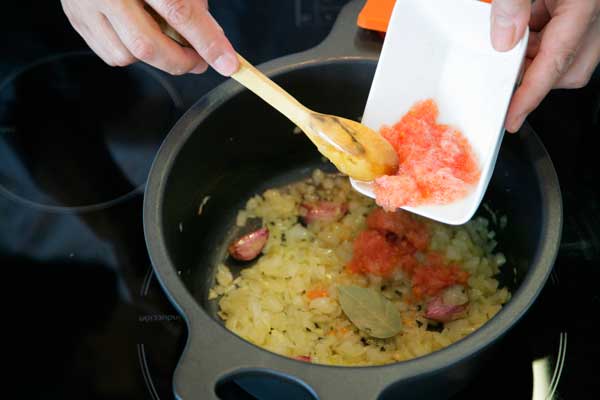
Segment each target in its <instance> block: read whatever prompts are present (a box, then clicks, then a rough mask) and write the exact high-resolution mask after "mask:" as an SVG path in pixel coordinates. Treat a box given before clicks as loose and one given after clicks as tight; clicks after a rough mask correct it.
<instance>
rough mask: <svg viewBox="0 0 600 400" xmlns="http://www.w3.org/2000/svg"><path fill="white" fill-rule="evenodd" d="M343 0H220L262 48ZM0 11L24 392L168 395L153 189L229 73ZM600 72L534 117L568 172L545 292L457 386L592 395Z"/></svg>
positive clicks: (598, 291)
mask: <svg viewBox="0 0 600 400" xmlns="http://www.w3.org/2000/svg"><path fill="white" fill-rule="evenodd" d="M346 2H347V1H344V0H289V1H277V0H270V1H266V0H265V1H255V2H249V1H243V0H220V1H213V2H212V3H211V5H212V9H213V13H214V14H215V16H216V18H217V19H218V20H219V21H220V22H221V24H222V25H223V27H224V29H225V31H226V32H227V33H228V35H229V37H230V38H231V40H232V42H233V43H234V45H235V46H236V48H238V49H239V50H240V51H241V52H242V53H243V54H245V55H246V56H247V58H248V59H250V60H251V61H252V62H254V63H260V62H263V61H266V60H269V59H272V58H275V57H279V56H282V55H285V54H289V53H292V52H296V51H300V50H303V49H306V48H310V47H312V46H314V45H316V44H317V43H319V42H320V41H321V40H322V39H323V38H324V37H325V35H326V34H327V33H328V31H329V29H330V28H331V25H332V23H333V21H334V19H335V17H336V15H337V13H338V12H339V10H340V8H341V7H342V6H343V5H344V4H345V3H346ZM15 3H16V2H15ZM0 19H1V20H2V25H1V26H2V28H1V29H2V35H0V46H1V47H0V48H1V49H2V52H1V53H0V54H2V59H1V61H0V228H1V229H0V265H1V266H2V270H3V271H6V272H7V274H6V275H5V276H4V285H3V286H4V288H5V293H7V294H8V295H9V296H8V300H9V301H11V303H10V307H9V308H10V309H11V310H12V312H14V313H15V319H14V320H11V321H16V323H12V324H7V325H6V326H8V327H10V328H11V329H10V331H11V332H12V335H14V336H15V337H14V339H15V340H11V342H10V343H9V345H10V347H11V348H12V350H13V351H14V352H16V356H15V359H14V363H13V365H15V368H14V369H13V372H16V379H15V380H14V382H9V384H11V383H13V384H14V385H15V388H16V389H17V390H18V393H19V396H17V397H16V398H23V399H37V398H40V399H42V398H43V399H171V398H173V394H172V387H171V380H172V374H173V371H174V368H175V365H176V363H177V360H178V357H179V355H180V354H181V349H182V346H183V344H184V343H185V338H186V328H185V323H184V321H183V320H182V318H181V317H180V315H179V314H178V313H177V312H176V311H175V310H174V309H173V307H172V306H171V305H170V303H169V302H168V300H167V298H166V296H165V295H164V293H163V291H162V290H161V288H160V286H159V284H158V282H157V280H156V278H155V276H154V274H153V272H152V268H151V266H150V262H149V259H148V255H147V252H146V247H145V244H144V237H143V232H142V197H143V189H144V185H145V180H146V176H147V173H148V171H149V168H150V165H151V163H152V160H153V157H154V155H155V153H156V150H157V149H158V147H159V146H160V143H161V141H162V139H163V138H164V137H165V135H166V134H167V133H168V131H169V129H170V127H171V126H172V125H173V124H174V123H175V121H176V120H177V119H178V117H179V116H181V115H182V113H183V112H184V111H185V110H186V109H187V108H188V107H189V106H190V105H191V104H192V103H193V102H194V101H196V100H197V99H198V98H199V97H200V96H201V95H202V94H204V93H206V92H207V91H208V90H210V89H211V88H213V87H214V86H216V85H217V84H218V83H220V82H221V81H222V78H221V77H219V76H218V75H217V74H215V73H213V72H208V73H206V74H204V75H202V76H182V77H172V76H168V75H166V74H163V73H162V72H160V71H157V70H155V69H153V68H150V67H147V66H145V65H133V66H130V67H126V68H110V67H108V66H105V65H104V64H102V62H101V61H100V60H99V59H98V58H97V57H95V56H94V55H93V54H91V53H90V52H89V51H87V48H86V46H85V44H84V43H83V42H82V40H81V39H79V38H78V37H77V35H76V34H75V33H74V32H73V31H72V30H71V28H70V27H69V26H68V23H67V20H66V18H65V17H64V16H63V15H62V12H61V9H60V5H59V3H58V2H34V1H32V0H26V1H21V2H19V3H18V5H17V4H13V5H12V6H5V9H4V10H3V13H2V15H1V16H0ZM257 21H263V22H261V23H257ZM283 39H284V40H283ZM598 75H599V74H598V72H597V73H596V75H595V77H594V78H593V79H592V82H590V84H589V85H588V87H586V88H584V89H580V90H571V91H555V92H553V93H552V94H551V95H550V96H548V97H547V99H546V100H545V101H544V103H543V104H542V106H541V107H540V108H539V109H538V110H537V111H536V112H535V113H534V114H533V115H532V116H531V117H530V118H529V122H530V124H531V125H532V126H533V128H534V129H535V130H536V131H537V132H538V134H539V136H540V137H541V139H542V140H543V142H544V143H545V145H546V147H547V148H548V151H549V153H550V155H551V157H552V159H553V161H554V163H555V166H556V169H557V171H558V174H559V178H560V182H561V189H562V193H563V201H564V211H565V225H564V232H563V239H562V243H561V247H560V253H559V256H558V259H557V261H556V266H555V269H554V272H553V273H552V275H551V278H550V280H549V281H548V283H547V285H546V287H545V289H544V290H543V292H542V294H541V295H540V297H539V299H538V301H537V302H536V303H535V305H534V306H533V308H532V309H531V310H530V312H529V313H528V314H527V315H526V317H525V318H524V319H523V320H522V321H521V322H520V323H519V324H518V325H517V326H516V327H515V328H514V329H513V330H512V331H511V332H510V333H509V334H508V335H507V337H506V338H505V339H504V340H503V341H502V343H501V344H500V346H499V350H498V351H496V352H495V353H494V355H493V357H492V358H490V360H489V361H488V362H487V363H486V365H485V367H484V368H483V369H482V370H481V371H480V374H479V375H478V376H477V377H475V378H474V379H473V382H472V384H470V385H469V386H468V387H467V388H466V389H465V390H464V391H462V392H460V393H459V394H458V395H456V396H455V397H454V398H456V399H482V398H485V399H504V398H511V399H534V400H538V399H584V398H597V397H599V396H600V380H599V379H598V373H599V368H598V366H597V362H598V359H600V342H599V341H598V339H597V338H598V335H597V331H596V327H597V326H598V319H599V318H600V288H599V286H598V282H599V281H600V188H599V185H598V182H600V168H598V166H597V158H598V156H597V154H598V148H599V145H600V143H599V142H600V140H599V139H598V138H599V136H600V77H599V76H598ZM3 326H5V325H3ZM11 353H12V352H11ZM11 361H12V360H11ZM19 378H23V379H26V380H27V382H28V383H27V384H21V383H19V384H18V385H17V382H21V379H19ZM231 393H233V394H234V398H240V399H245V398H247V399H253V398H255V397H253V396H252V395H251V394H248V393H244V392H243V390H242V389H241V388H232V391H231ZM274 398H281V396H280V395H279V396H276V397H274Z"/></svg>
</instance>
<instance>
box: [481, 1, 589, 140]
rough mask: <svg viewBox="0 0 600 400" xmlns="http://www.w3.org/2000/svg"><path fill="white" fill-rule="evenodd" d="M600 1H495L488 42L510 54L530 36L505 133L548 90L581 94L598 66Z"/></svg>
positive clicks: (515, 127) (514, 128) (513, 129)
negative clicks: (521, 76) (571, 90)
mask: <svg viewBox="0 0 600 400" xmlns="http://www.w3.org/2000/svg"><path fill="white" fill-rule="evenodd" d="M599 14H600V0H535V2H534V3H533V5H532V4H531V0H494V1H493V2H492V21H491V22H492V32H491V39H492V44H493V46H494V48H495V49H496V50H498V51H508V50H510V49H512V48H513V47H514V46H515V45H516V43H517V42H518V41H519V40H520V39H521V38H522V37H523V35H524V34H525V29H526V28H527V25H528V24H529V28H530V34H529V43H528V46H527V54H526V59H525V73H524V75H523V80H522V82H521V85H520V86H519V87H518V88H517V90H516V91H515V94H514V96H513V98H512V101H511V104H510V107H509V109H508V114H507V116H506V122H505V125H506V129H507V130H508V131H509V132H516V131H517V130H519V128H520V127H521V125H522V124H523V121H524V120H525V117H527V115H528V114H529V113H530V112H532V111H533V110H534V109H535V108H536V107H537V106H538V105H539V104H540V102H541V101H542V100H543V98H544V97H545V96H546V95H547V94H548V92H549V91H550V90H551V89H572V88H581V87H583V86H585V85H587V83H588V82H589V80H590V77H591V76H592V74H593V72H594V69H595V68H596V66H597V65H598V63H599V62H600V18H598V15H599Z"/></svg>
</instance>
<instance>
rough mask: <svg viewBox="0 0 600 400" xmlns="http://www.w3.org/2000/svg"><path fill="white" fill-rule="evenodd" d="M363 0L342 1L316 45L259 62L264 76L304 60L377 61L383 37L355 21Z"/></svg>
mask: <svg viewBox="0 0 600 400" xmlns="http://www.w3.org/2000/svg"><path fill="white" fill-rule="evenodd" d="M364 3H365V1H364V0H352V1H350V2H349V3H348V4H346V5H345V6H344V7H343V8H342V10H341V11H340V13H339V15H338V17H337V19H336V21H335V23H334V24H333V27H332V29H331V32H329V35H327V37H326V38H325V39H324V40H323V41H322V42H321V43H320V44H318V45H317V46H315V47H313V48H310V49H308V50H305V51H302V52H299V53H294V54H290V55H288V56H284V57H281V58H277V59H275V60H272V61H268V62H266V63H263V64H261V65H260V66H259V69H260V70H261V71H263V72H264V73H266V74H267V75H272V74H276V73H277V70H278V69H280V68H282V67H289V66H290V65H301V64H303V63H307V62H310V63H317V62H323V61H327V60H336V59H348V58H350V59H352V58H361V59H367V60H374V61H377V60H378V59H379V54H380V52H381V47H382V45H383V40H381V38H380V37H379V35H378V34H377V33H375V32H371V31H366V30H363V29H361V28H359V27H358V25H357V24H356V20H357V18H358V14H359V13H360V10H361V9H362V7H363V5H364Z"/></svg>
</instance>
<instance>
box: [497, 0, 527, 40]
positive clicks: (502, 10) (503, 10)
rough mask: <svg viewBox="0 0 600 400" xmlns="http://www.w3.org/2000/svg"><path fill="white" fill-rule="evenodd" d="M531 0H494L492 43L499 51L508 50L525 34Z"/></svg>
mask: <svg viewBox="0 0 600 400" xmlns="http://www.w3.org/2000/svg"><path fill="white" fill-rule="evenodd" d="M530 11H531V3H530V0H494V1H493V2H492V14H491V18H492V20H491V26H492V31H491V37H492V45H493V46H494V48H495V49H496V50H498V51H508V50H510V49H512V48H513V47H515V45H516V44H517V42H518V41H519V40H520V39H521V38H522V37H523V35H524V34H525V29H527V23H528V22H529V13H530Z"/></svg>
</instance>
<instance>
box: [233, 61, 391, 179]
mask: <svg viewBox="0 0 600 400" xmlns="http://www.w3.org/2000/svg"><path fill="white" fill-rule="evenodd" d="M238 58H239V60H240V68H239V70H238V71H237V72H236V73H234V74H233V75H231V77H232V78H233V79H235V80H236V81H238V82H239V83H241V84H242V85H244V86H245V87H246V88H248V89H250V90H251V91H252V92H254V93H255V94H256V95H258V96H259V97H260V98H262V99H263V100H264V101H266V102H267V103H269V104H270V105H271V106H272V107H274V108H275V109H276V110H278V111H279V112H280V113H282V114H283V115H285V116H286V117H288V118H289V119H290V120H291V121H292V122H293V123H294V124H296V125H297V126H298V127H299V128H300V129H302V130H303V131H304V133H305V134H306V136H308V138H309V139H310V140H311V141H312V142H313V143H314V144H315V145H316V146H317V149H318V150H319V152H321V154H323V155H324V156H325V157H327V158H328V159H329V160H330V161H331V162H332V163H333V164H334V165H335V166H336V167H337V168H338V169H339V170H340V171H341V172H343V173H345V174H346V175H348V176H350V177H351V178H354V179H356V180H359V181H372V180H373V179H375V178H378V177H380V176H383V175H393V174H395V173H396V170H397V169H398V156H397V155H396V152H395V151H394V149H393V148H392V146H391V145H390V144H389V143H388V142H387V141H386V140H385V139H384V138H383V137H382V136H381V135H380V134H379V133H377V132H375V131H374V130H372V129H370V128H368V127H366V126H364V125H362V124H360V123H358V122H356V121H352V120H349V119H346V118H341V117H336V116H334V115H327V114H320V113H317V112H314V111H312V110H310V109H308V108H306V107H304V106H303V105H302V104H300V103H299V102H298V100H296V99H295V98H294V97H292V96H291V95H290V94H289V93H288V92H286V91H285V90H283V89H282V88H281V87H280V86H278V85H277V84H276V83H275V82H273V81H272V80H271V79H269V78H268V77H267V76H265V75H264V74H263V73H261V72H260V71H259V70H257V69H256V68H255V67H254V66H252V64H250V63H249V62H248V61H246V60H245V59H244V58H243V57H242V56H240V55H239V54H238Z"/></svg>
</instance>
